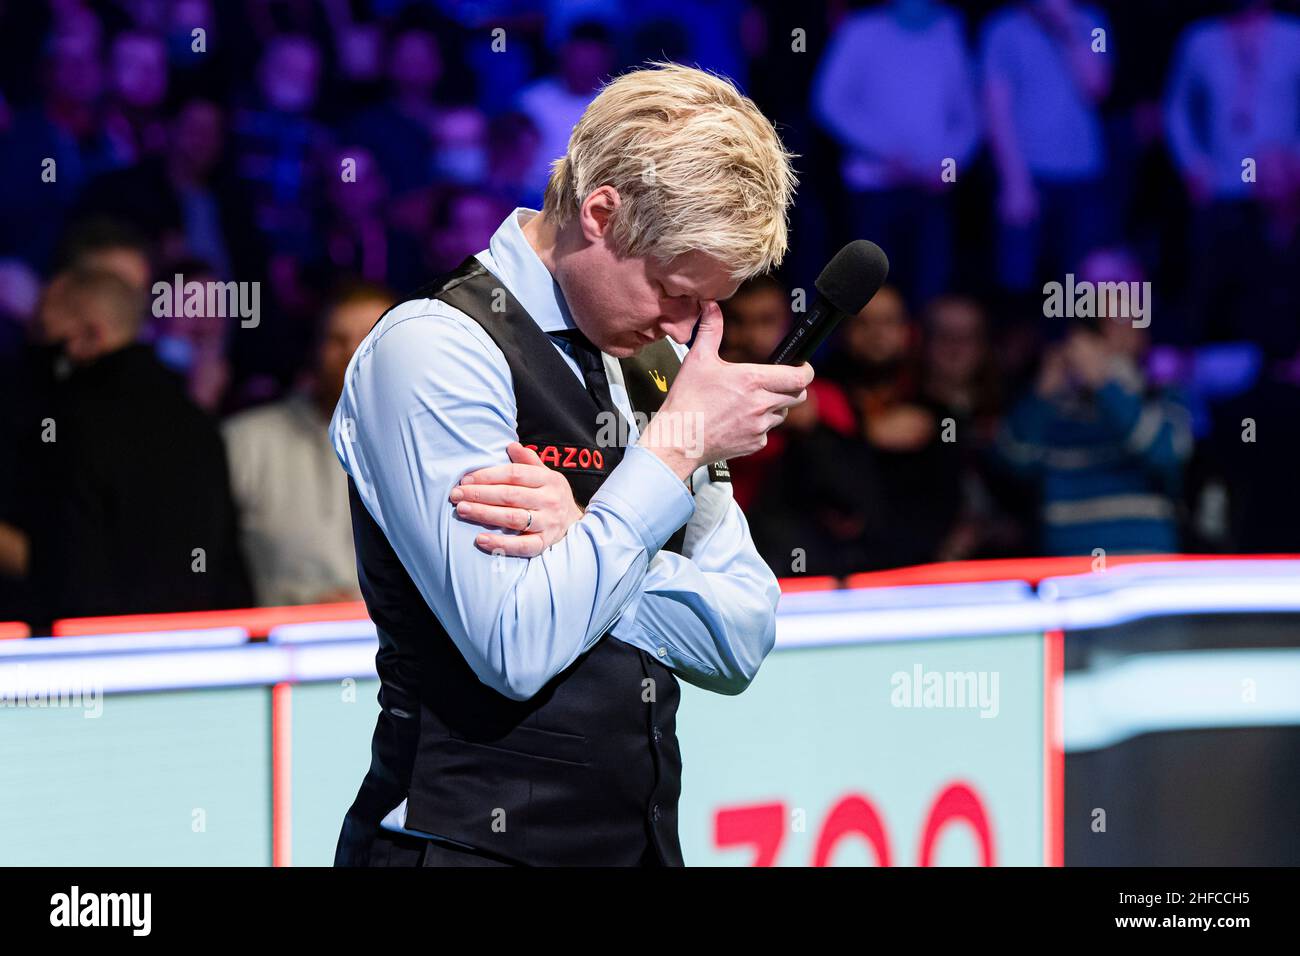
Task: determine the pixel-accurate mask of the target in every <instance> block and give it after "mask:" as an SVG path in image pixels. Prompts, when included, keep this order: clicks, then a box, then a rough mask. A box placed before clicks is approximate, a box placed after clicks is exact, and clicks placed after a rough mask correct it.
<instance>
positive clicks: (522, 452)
mask: <svg viewBox="0 0 1300 956" xmlns="http://www.w3.org/2000/svg"><path fill="white" fill-rule="evenodd" d="M506 454H507V455H509V456H510V460H511V461H514V462H518V463H519V464H521V465H536V466H538V467H540V468H545V467H546V466H545V465H543V464H542V459H540V458H538V457H537V452H535V451H533V450H532V449H531V448H529V447H528V446H527V445H524V444H522V443H520V442H517V441H512V442H511V443H510V444H509V445H508V446H507V447H506Z"/></svg>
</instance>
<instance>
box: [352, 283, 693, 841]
mask: <svg viewBox="0 0 1300 956" xmlns="http://www.w3.org/2000/svg"><path fill="white" fill-rule="evenodd" d="M412 298H413V299H423V298H437V299H441V300H443V301H444V302H446V303H447V304H449V305H451V306H454V307H455V308H457V309H459V310H460V311H462V312H464V313H465V314H466V315H468V316H469V317H470V318H472V319H473V320H475V321H476V322H478V323H479V325H481V326H482V327H483V329H484V330H485V331H486V332H487V334H488V335H489V336H491V338H492V340H493V341H494V342H495V343H496V344H497V345H498V346H499V347H500V349H501V351H502V353H503V354H504V355H505V359H506V362H507V363H508V364H509V366H510V373H511V376H512V378H513V384H514V394H515V400H516V405H517V408H518V435H519V441H520V442H521V443H523V444H525V445H532V446H536V448H537V450H538V453H539V454H540V455H541V456H542V458H543V460H544V461H546V462H547V464H548V465H551V467H553V468H556V470H558V471H560V472H561V473H562V474H563V475H564V477H565V478H566V479H567V480H568V482H569V485H570V487H571V488H572V489H573V495H574V498H575V499H576V500H577V502H578V503H579V504H581V505H586V503H587V502H588V500H589V499H590V498H591V496H592V495H593V494H594V493H595V492H596V489H597V488H599V487H600V485H601V483H602V482H603V481H604V480H605V478H606V477H607V476H608V475H609V473H610V472H611V471H612V470H613V468H614V466H615V465H617V464H618V462H619V461H621V460H622V448H621V447H619V446H618V445H608V444H605V445H602V444H601V443H600V442H599V441H598V422H597V409H596V405H595V402H594V401H593V399H592V398H591V396H590V395H589V393H588V392H587V390H586V388H584V387H583V385H582V383H581V382H580V381H579V380H578V378H577V376H576V375H574V373H573V371H572V369H570V367H569V366H568V365H567V364H566V363H565V361H564V359H563V358H562V357H561V356H560V354H559V353H558V352H557V351H556V348H555V346H554V345H553V344H552V340H551V339H550V337H549V336H548V335H547V334H546V333H545V332H543V331H542V330H541V329H540V328H539V327H538V325H537V323H536V322H534V321H533V319H532V318H531V317H530V316H529V315H528V313H527V312H525V311H524V309H523V307H522V306H521V305H520V304H519V302H518V301H517V300H516V299H515V298H514V297H513V296H512V295H511V294H510V293H509V291H507V290H506V289H505V287H504V285H503V284H502V283H501V282H500V281H499V280H498V279H497V278H496V277H495V276H493V275H492V274H491V273H490V272H488V271H487V270H486V269H485V268H484V267H483V265H481V264H480V263H479V262H478V260H477V259H474V258H470V259H467V260H466V261H465V262H464V263H463V264H462V265H461V266H460V267H459V268H458V269H456V270H455V271H454V272H452V273H450V274H449V275H448V276H444V277H443V278H442V279H440V280H438V281H437V282H435V283H433V284H431V285H430V286H426V287H425V288H424V289H421V290H420V292H418V293H416V294H415V295H414V296H413V297H412ZM408 301H409V300H408ZM412 321H419V320H418V319H415V320H412ZM378 347H379V348H383V347H384V345H383V343H382V342H381V343H380V344H379V346H378ZM679 364H680V362H679V360H678V358H677V354H676V352H674V351H673V349H672V346H671V345H669V344H668V342H666V341H663V340H661V341H659V342H657V343H655V344H654V345H651V346H649V347H647V348H646V349H644V350H643V351H642V352H641V353H639V354H638V355H637V356H636V357H635V358H632V359H626V360H624V361H623V370H624V375H625V377H627V378H628V392H629V395H630V396H631V398H632V401H633V404H634V408H635V409H636V411H637V412H640V413H644V414H647V415H649V414H652V413H653V412H654V411H656V410H657V406H658V402H659V401H662V398H663V393H664V392H666V391H667V384H669V383H671V381H672V379H673V377H674V376H675V374H676V371H677V368H678V366H679ZM646 382H650V383H653V384H652V386H651V387H650V388H646V387H645V384H644V383H646ZM656 394H657V396H658V400H657V401H656V399H655V395H656ZM638 400H639V403H638ZM647 404H650V405H654V407H646V405H647ZM393 427H400V425H399V424H398V423H394V424H393ZM348 484H349V496H350V499H351V508H352V527H353V537H354V541H355V544H356V551H357V565H358V572H359V576H360V582H361V590H362V594H363V595H364V597H365V600H366V607H367V609H368V610H369V613H370V616H371V618H372V619H373V620H374V622H375V624H376V626H377V629H378V632H379V643H380V649H379V654H378V656H377V666H378V671H379V677H380V680H381V688H380V693H379V702H380V705H381V708H382V710H381V713H380V715H379V720H378V724H377V726H376V728H375V734H374V739H373V743H372V759H371V767H370V772H369V773H368V774H367V776H366V779H365V782H364V783H363V784H362V787H361V792H360V793H359V794H358V796H357V800H356V802H355V803H354V804H353V806H352V809H351V810H350V811H349V815H348V821H347V822H346V823H345V825H344V832H343V836H342V837H341V839H340V845H339V853H338V857H337V859H336V862H345V863H346V862H357V861H358V860H359V859H361V858H363V856H362V854H363V853H364V852H365V851H363V850H362V847H363V846H364V845H365V843H366V840H367V838H368V837H371V836H373V834H374V832H375V829H374V828H375V824H377V823H378V821H379V819H381V818H382V817H383V815H384V814H386V813H387V812H388V811H389V810H391V809H392V808H393V806H395V805H396V804H397V803H398V802H399V801H400V800H401V799H402V798H403V797H405V798H406V799H407V817H406V826H407V828H408V829H411V830H418V831H423V832H427V833H434V834H438V835H440V836H442V837H446V838H449V839H451V840H455V841H458V842H461V843H466V844H469V845H471V846H474V847H476V848H479V849H480V850H483V851H485V852H488V853H492V854H495V855H497V856H500V857H502V858H505V859H508V860H511V861H515V862H520V863H525V864H531V865H632V864H636V863H638V861H640V860H642V859H643V857H644V856H646V855H647V854H650V855H652V856H653V855H657V856H658V858H659V859H660V860H661V861H662V862H664V863H667V864H669V865H681V863H682V858H681V847H680V844H679V842H678V836H677V800H678V795H679V793H680V790H681V751H680V750H679V748H678V744H677V735H676V712H677V705H678V700H679V689H678V685H677V680H676V678H675V677H674V676H673V674H672V673H671V672H670V671H669V670H668V669H667V668H666V667H664V666H663V665H661V664H660V663H659V662H658V661H657V660H655V659H654V657H652V656H651V655H649V654H646V653H644V652H643V651H641V650H639V649H637V648H634V647H632V646H631V645H628V644H625V643H623V642H621V641H619V640H616V639H614V638H613V637H610V636H609V635H605V636H604V637H602V638H601V639H600V640H599V641H598V642H597V643H596V644H595V645H594V646H593V647H592V648H591V649H590V650H589V651H587V652H586V653H585V654H583V655H582V656H581V657H579V658H578V659H577V660H576V661H574V663H573V664H571V665H570V666H569V667H568V668H567V669H566V670H565V671H563V672H562V673H561V674H559V675H557V676H556V677H555V678H553V679H552V680H551V681H550V682H549V683H548V684H547V685H546V686H545V687H544V688H543V689H542V690H541V691H540V692H539V693H537V694H536V695H535V696H534V697H532V698H530V699H529V700H526V701H514V700H511V699H509V698H507V697H504V696H502V695H501V694H499V693H497V692H496V691H495V690H492V689H491V688H490V687H488V686H487V685H486V684H484V683H482V682H481V681H480V680H479V679H478V678H477V677H476V676H475V675H474V673H473V672H472V671H471V670H470V668H469V665H468V664H467V663H466V662H465V659H464V658H463V657H462V656H461V654H460V651H459V650H458V649H457V648H456V646H455V644H454V643H453V642H452V640H451V638H450V637H449V636H448V635H447V632H446V630H445V629H444V628H443V626H442V625H441V623H439V621H438V619H437V617H436V616H435V615H434V614H433V612H432V611H431V610H430V609H429V607H428V605H427V604H426V603H425V602H424V600H423V598H422V597H421V596H420V594H419V591H418V590H417V589H416V586H415V584H414V582H413V581H412V580H411V578H410V576H409V575H408V574H407V572H406V570H405V568H403V566H402V564H401V561H400V560H399V559H398V557H397V555H396V554H395V552H394V551H393V549H392V547H391V545H390V544H389V543H388V540H387V538H386V537H385V536H384V533H383V531H382V529H380V527H379V526H378V524H377V523H376V522H375V520H374V519H373V518H372V517H371V515H370V513H369V512H368V511H367V510H366V508H365V506H364V505H363V504H362V503H361V500H360V497H359V496H358V494H357V492H356V489H355V487H354V486H353V485H352V482H351V480H349V483H348ZM448 507H451V505H448ZM683 532H684V529H683V531H679V532H678V533H677V534H676V535H674V539H673V540H672V541H670V542H669V545H668V547H670V548H672V549H673V550H677V551H680V542H681V539H682V535H683ZM466 558H467V559H470V560H472V559H473V558H472V556H469V555H466ZM498 560H518V559H512V558H505V559H498Z"/></svg>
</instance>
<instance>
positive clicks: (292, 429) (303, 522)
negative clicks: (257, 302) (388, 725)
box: [222, 283, 394, 605]
mask: <svg viewBox="0 0 1300 956" xmlns="http://www.w3.org/2000/svg"><path fill="white" fill-rule="evenodd" d="M393 302H394V297H393V295H392V294H391V293H390V292H388V291H387V290H386V289H384V288H382V287H380V286H376V285H370V284H362V283H356V284H353V285H350V286H347V287H345V288H344V289H343V290H342V291H340V292H339V293H338V294H336V295H335V296H334V297H333V298H332V300H331V301H330V303H329V305H328V307H327V309H326V312H325V316H324V319H323V320H322V323H321V333H320V341H319V344H318V347H317V352H316V362H315V366H314V368H313V369H312V373H313V374H312V376H311V380H310V381H309V382H305V383H303V385H302V386H301V387H300V388H298V389H296V390H295V391H294V392H293V393H292V394H290V395H289V396H288V397H286V398H284V399H283V400H281V401H278V402H272V403H271V404H268V405H263V406H262V407H260V408H255V409H251V410H249V411H246V412H241V413H240V414H238V415H235V416H234V417H233V418H230V419H228V420H227V421H226V422H225V424H224V425H223V427H222V431H223V433H224V435H225V440H226V447H227V449H228V454H229V457H230V480H231V486H232V488H233V490H234V495H235V504H236V507H237V509H238V511H239V525H240V538H241V540H242V542H243V548H244V554H245V555H246V556H247V559H248V566H249V569H250V571H251V572H252V580H253V591H254V595H255V597H256V600H257V603H258V604H259V605H279V604H314V603H320V602H325V601H353V600H360V599H361V592H360V589H359V586H358V584H357V569H356V556H355V554H354V552H353V549H352V523H351V519H350V517H349V512H348V491H347V476H346V475H344V474H343V471H342V469H340V468H339V467H337V465H338V462H337V460H336V458H335V455H334V449H333V448H332V447H331V445H330V442H329V435H328V426H329V420H330V416H331V415H332V414H333V412H334V406H335V405H336V404H337V403H338V399H339V395H341V394H342V392H343V377H344V373H345V372H346V371H347V367H348V362H349V360H350V359H351V358H352V353H353V352H355V351H356V350H357V346H358V345H360V344H361V340H362V339H363V338H365V337H366V333H368V332H369V331H370V329H371V327H372V326H373V325H374V324H375V322H376V320H377V319H378V318H379V316H380V315H381V314H382V313H383V312H384V311H385V310H386V309H388V308H389V307H390V306H391V305H392V304H393Z"/></svg>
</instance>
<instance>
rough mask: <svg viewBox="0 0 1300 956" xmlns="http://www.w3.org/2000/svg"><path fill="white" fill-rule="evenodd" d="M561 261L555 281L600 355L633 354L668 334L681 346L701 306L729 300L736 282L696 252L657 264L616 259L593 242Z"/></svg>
mask: <svg viewBox="0 0 1300 956" xmlns="http://www.w3.org/2000/svg"><path fill="white" fill-rule="evenodd" d="M572 259H573V260H575V261H573V262H566V263H565V267H564V268H561V270H560V271H559V275H558V276H557V278H558V279H559V282H560V288H561V289H563V290H564V298H565V301H566V302H567V303H568V305H569V310H570V312H572V313H573V320H574V322H576V323H577V325H578V327H579V328H580V329H582V331H583V333H584V334H585V335H586V336H587V338H589V339H591V341H592V342H593V343H595V345H596V347H597V348H599V349H600V350H601V351H602V352H607V353H608V354H610V355H612V356H614V357H615V358H628V357H629V356H632V355H635V354H636V353H637V352H639V351H641V349H643V348H645V347H646V346H647V345H649V344H650V343H651V342H655V341H658V340H659V339H661V338H663V337H664V336H667V337H669V338H671V339H672V340H673V341H674V342H678V343H681V344H683V345H685V344H686V343H687V342H689V341H690V339H691V333H692V332H693V331H694V329H695V323H696V321H698V319H699V317H700V311H701V310H702V309H703V308H704V306H705V304H707V303H709V302H717V301H720V300H722V299H727V298H730V297H731V295H732V294H733V293H734V292H735V291H736V286H737V285H738V283H737V282H736V281H735V280H734V279H732V278H731V276H730V274H729V272H728V270H727V269H726V268H724V267H723V265H722V264H721V263H720V262H718V261H717V260H716V259H713V258H711V257H709V256H707V255H705V254H703V253H700V252H691V253H687V254H686V255H683V256H678V257H677V258H676V259H674V260H673V261H672V262H668V263H662V262H659V261H657V260H656V259H654V258H653V257H650V256H637V257H631V256H624V257H619V256H617V255H616V254H615V253H614V252H613V251H612V250H611V249H610V247H609V246H608V244H605V243H595V244H593V245H591V246H589V247H588V249H587V250H585V251H584V253H583V254H582V257H581V261H576V260H578V259H579V257H578V256H574V257H572Z"/></svg>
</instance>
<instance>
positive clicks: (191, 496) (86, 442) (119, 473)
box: [15, 267, 250, 624]
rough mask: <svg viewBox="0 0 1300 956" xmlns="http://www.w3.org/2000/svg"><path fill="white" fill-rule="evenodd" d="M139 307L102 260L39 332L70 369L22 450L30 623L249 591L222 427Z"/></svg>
mask: <svg viewBox="0 0 1300 956" xmlns="http://www.w3.org/2000/svg"><path fill="white" fill-rule="evenodd" d="M143 313H144V310H143V297H142V295H141V294H140V292H139V290H137V289H135V288H132V287H131V286H130V285H129V284H128V283H127V282H125V281H124V280H123V279H122V277H121V276H119V275H117V274H116V273H113V272H109V271H106V270H104V269H94V268H84V267H83V268H74V269H73V270H72V271H70V272H65V273H62V274H60V275H59V276H58V277H57V278H56V279H55V280H54V282H52V283H51V285H50V288H49V290H48V291H47V293H46V298H45V302H44V304H43V306H42V309H41V315H40V323H41V326H42V337H43V338H44V340H45V341H48V342H54V343H57V344H58V345H59V346H60V347H61V348H62V351H63V355H64V356H65V357H66V359H67V361H68V363H69V365H68V369H67V371H66V373H65V374H64V375H63V376H62V377H61V378H60V380H59V381H58V383H57V384H56V386H55V387H54V389H53V390H52V392H51V394H50V402H49V405H48V406H47V407H46V409H44V412H45V415H44V417H43V419H42V420H40V421H39V422H28V423H27V427H26V429H25V430H24V433H23V434H22V436H21V438H20V440H19V441H18V442H17V443H16V449H15V450H16V451H17V452H18V454H19V455H20V456H21V461H22V467H23V470H24V471H25V472H26V474H25V479H26V480H24V481H22V482H21V483H20V488H21V490H20V500H19V502H18V503H19V508H18V511H17V515H18V520H19V527H20V529H21V531H22V532H23V533H24V534H25V535H26V536H27V539H28V541H29V548H30V558H29V563H28V566H27V568H26V572H27V575H28V577H29V578H30V582H31V600H32V602H33V606H32V608H31V610H30V612H29V617H30V618H31V619H32V620H34V621H37V622H41V623H44V624H48V623H49V622H50V621H51V620H54V619H56V618H62V617H80V616H89V615H104V614H131V613H143V612H151V611H197V610H204V609H211V608H224V607H239V606H244V605H246V604H247V603H248V601H249V599H250V593H249V586H248V578H247V575H246V572H245V569H244V566H243V562H242V560H241V558H240V555H239V551H238V543H237V540H236V537H235V513H234V508H233V505H232V502H231V498H230V486H229V482H228V479H227V473H226V459H225V451H224V448H223V447H222V444H221V438H220V435H219V434H218V432H217V429H216V425H215V423H214V422H213V421H212V420H211V419H209V418H208V417H207V415H205V414H204V413H203V412H202V411H201V410H200V409H199V408H198V407H197V406H195V405H194V404H193V403H192V402H191V401H190V400H189V399H188V398H187V397H186V396H185V393H184V391H183V389H182V387H181V383H180V382H179V381H178V380H177V379H176V378H175V376H174V375H173V374H172V373H171V372H169V371H168V370H167V369H166V368H164V366H163V365H162V364H161V363H160V362H159V361H158V360H157V359H156V358H155V357H154V355H153V352H152V350H151V349H150V348H149V347H148V346H146V345H143V344H141V343H140V342H138V341H137V339H138V336H139V334H140V330H141V326H142V317H143Z"/></svg>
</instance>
